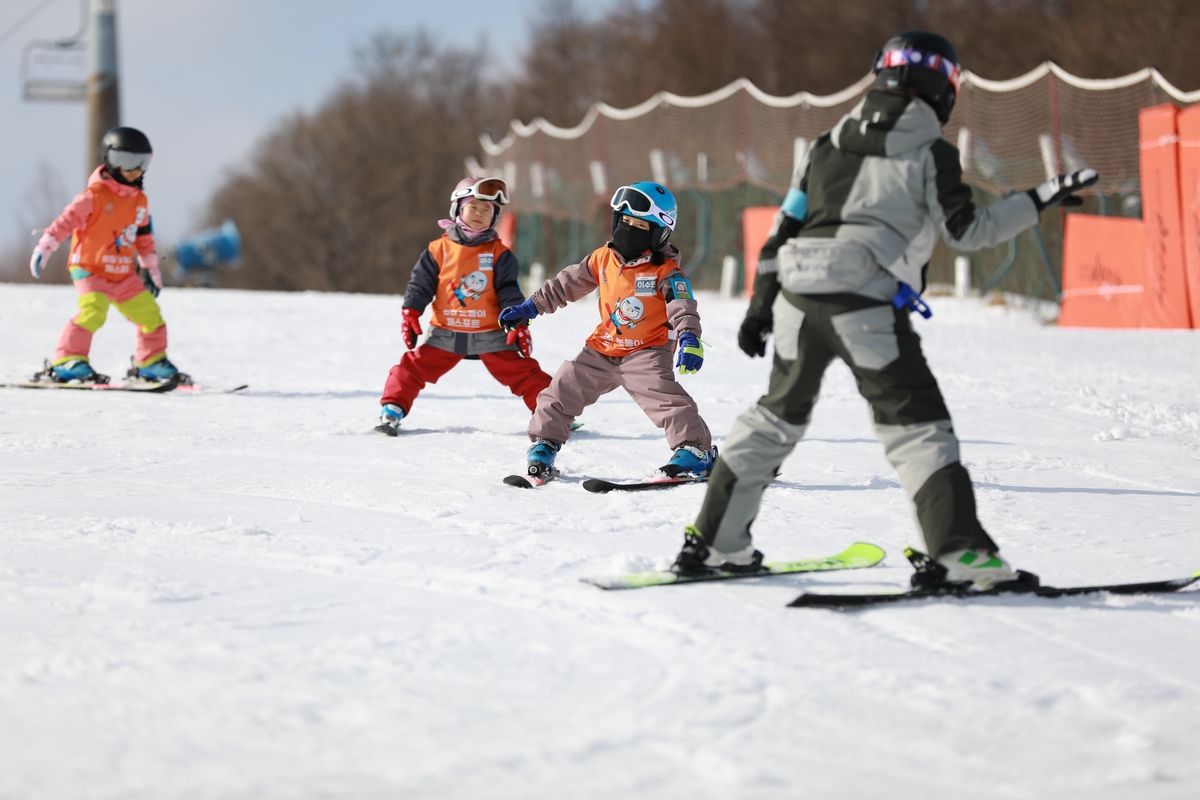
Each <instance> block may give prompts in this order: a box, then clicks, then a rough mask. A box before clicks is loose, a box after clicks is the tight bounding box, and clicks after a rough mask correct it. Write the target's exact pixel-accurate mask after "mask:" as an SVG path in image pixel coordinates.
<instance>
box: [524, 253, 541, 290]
mask: <svg viewBox="0 0 1200 800" xmlns="http://www.w3.org/2000/svg"><path fill="white" fill-rule="evenodd" d="M527 280H528V281H529V285H528V286H526V287H525V296H526V297H528V296H529V295H531V294H533V293H534V292H536V291H537V290H538V289H540V288H542V284H543V283H545V282H546V265H545V264H543V263H542V262H540V261H535V262H533V263H532V264H530V265H529V278H528V279H527Z"/></svg>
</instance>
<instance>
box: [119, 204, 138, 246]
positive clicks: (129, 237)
mask: <svg viewBox="0 0 1200 800" xmlns="http://www.w3.org/2000/svg"><path fill="white" fill-rule="evenodd" d="M139 210H140V209H139ZM137 232H138V226H137V225H136V224H134V225H129V226H126V228H125V229H124V230H121V231H117V235H116V236H115V237H114V238H113V248H115V249H116V251H117V252H118V253H119V252H121V248H123V247H133V243H134V242H135V241H136V240H137Z"/></svg>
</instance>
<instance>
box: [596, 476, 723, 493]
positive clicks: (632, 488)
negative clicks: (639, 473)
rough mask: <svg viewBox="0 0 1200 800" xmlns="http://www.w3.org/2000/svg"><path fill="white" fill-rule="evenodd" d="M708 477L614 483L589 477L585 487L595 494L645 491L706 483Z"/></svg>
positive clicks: (665, 478) (666, 478) (664, 478)
mask: <svg viewBox="0 0 1200 800" xmlns="http://www.w3.org/2000/svg"><path fill="white" fill-rule="evenodd" d="M706 480H708V477H707V476H705V477H702V478H697V477H689V478H668V477H666V476H664V477H662V478H654V479H652V480H648V481H643V482H642V483H613V482H612V481H602V480H600V479H599V478H588V479H587V480H586V481H584V482H583V488H584V489H587V490H588V491H589V492H592V493H593V494H607V493H608V492H644V491H647V490H650V489H669V488H671V487H672V486H680V485H682V484H685V483H704V482H705V481H706Z"/></svg>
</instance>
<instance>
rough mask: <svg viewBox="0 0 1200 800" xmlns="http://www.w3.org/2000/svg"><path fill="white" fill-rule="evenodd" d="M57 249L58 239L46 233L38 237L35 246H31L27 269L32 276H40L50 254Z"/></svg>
mask: <svg viewBox="0 0 1200 800" xmlns="http://www.w3.org/2000/svg"><path fill="white" fill-rule="evenodd" d="M57 249H58V239H55V238H54V237H53V236H51V235H50V234H48V233H43V234H42V238H41V239H38V243H37V247H35V248H33V258H31V259H29V271H30V272H32V273H33V277H35V278H40V277H42V270H43V269H45V268H46V262H47V261H49V260H50V254H51V253H53V252H54V251H55V250H57Z"/></svg>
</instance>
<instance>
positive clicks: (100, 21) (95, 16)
mask: <svg viewBox="0 0 1200 800" xmlns="http://www.w3.org/2000/svg"><path fill="white" fill-rule="evenodd" d="M91 2H92V24H91V26H90V28H89V31H88V33H89V35H88V38H89V40H90V41H89V42H88V81H87V101H88V136H87V152H86V153H85V158H84V164H85V165H86V173H85V177H84V181H85V182H86V180H87V177H89V176H90V175H91V174H92V170H94V169H95V168H96V167H97V166H98V165H99V164H100V140H101V139H103V138H104V134H106V133H108V132H109V131H110V130H112V129H113V128H115V127H117V126H118V125H120V124H121V99H120V95H119V94H118V93H117V88H118V81H117V8H116V6H117V3H116V0H91Z"/></svg>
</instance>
